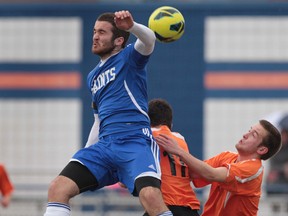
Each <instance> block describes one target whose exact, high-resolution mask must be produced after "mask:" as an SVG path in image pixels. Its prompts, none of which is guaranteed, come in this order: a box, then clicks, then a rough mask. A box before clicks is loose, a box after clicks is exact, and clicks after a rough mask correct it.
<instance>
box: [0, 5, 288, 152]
mask: <svg viewBox="0 0 288 216" xmlns="http://www.w3.org/2000/svg"><path fill="white" fill-rule="evenodd" d="M163 5H164V4H163V3H130V4H128V3H95V4H92V3H90V4H72V5H67V4H33V5H32V4H23V5H9V4H7V5H1V6H0V16H1V17H18V16H27V17H33V16H45V17H47V16H48V17H49V16H51V17H54V16H57V17H61V16H63V17H66V16H68V17H69V16H79V17H81V18H82V21H83V50H82V56H83V58H82V61H81V62H79V64H71V63H65V62H63V63H61V64H39V65H32V64H25V65H22V64H4V63H1V64H0V73H1V70H6V71H7V70H15V69H17V68H22V70H33V69H34V70H38V69H39V68H41V69H42V70H43V68H49V69H50V70H54V71H55V70H57V68H58V69H59V68H61V69H66V70H78V71H80V72H81V74H82V87H81V89H79V91H77V92H69V91H60V90H58V91H56V92H55V91H51V90H50V91H44V92H43V91H42V92H41V91H39V92H35V91H26V92H22V93H21V94H18V93H17V94H16V93H15V92H14V91H13V90H11V91H6V90H5V91H2V90H0V97H11V98H13V97H20V98H33V97H55V98H61V97H63V98H65V97H77V98H78V97H79V98H81V99H82V101H83V125H82V141H83V143H85V142H86V139H87V136H88V133H89V131H90V127H91V125H92V123H93V117H92V111H91V109H90V95H89V92H88V90H87V89H86V75H87V74H88V73H89V71H90V70H91V69H92V68H93V67H94V66H95V65H96V64H97V62H98V60H99V59H98V57H97V56H94V55H92V53H91V43H92V32H93V26H94V22H95V19H96V18H97V16H98V15H99V14H101V13H103V12H107V11H111V12H113V11H116V10H122V9H127V10H130V11H131V12H132V14H133V16H134V19H135V21H137V22H139V23H143V24H146V25H147V22H148V18H149V16H150V14H151V13H152V11H153V10H154V9H156V8H157V7H160V6H163ZM169 5H170V6H174V7H176V8H178V9H179V10H180V11H181V12H182V14H183V15H184V17H185V33H184V35H183V37H182V38H181V39H180V40H178V41H176V42H173V43H168V44H164V43H160V42H157V45H156V48H155V51H154V54H153V55H152V57H151V60H150V64H149V66H148V70H149V75H148V88H149V99H152V98H158V97H161V98H164V99H166V100H168V101H169V102H170V103H171V105H172V106H173V109H174V127H173V129H174V131H178V132H180V133H181V134H182V135H183V136H185V138H186V141H187V142H188V144H189V147H190V151H191V152H193V154H194V155H195V156H197V157H199V158H202V153H203V101H204V99H205V95H206V93H207V92H206V90H205V89H204V86H203V77H204V73H205V70H206V69H207V67H209V65H207V64H206V62H205V60H204V45H205V44H204V34H205V32H204V19H205V17H207V16H209V15H213V16H215V15H216V16H220V15H247V14H248V15H255V16H257V15H287V14H288V10H287V9H288V7H287V4H285V3H273V4H272V3H259V4H256V3H255V4H247V3H243V4H241V3H233V4H231V3H229V2H228V3H222V4H217V3H215V4H211V3H210V4H205V3H203V4H201V3H172V2H169ZM1 34H2V33H1ZM131 39H133V40H134V38H131ZM211 95H213V94H211ZM260 96H261V95H260Z"/></svg>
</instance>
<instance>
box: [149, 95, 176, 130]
mask: <svg viewBox="0 0 288 216" xmlns="http://www.w3.org/2000/svg"><path fill="white" fill-rule="evenodd" d="M148 115H149V118H150V124H151V127H155V126H159V125H166V126H168V127H169V129H170V130H171V129H172V115H173V114H172V108H171V106H170V105H169V103H168V102H167V101H165V100H163V99H159V98H158V99H153V100H151V101H150V102H149V108H148Z"/></svg>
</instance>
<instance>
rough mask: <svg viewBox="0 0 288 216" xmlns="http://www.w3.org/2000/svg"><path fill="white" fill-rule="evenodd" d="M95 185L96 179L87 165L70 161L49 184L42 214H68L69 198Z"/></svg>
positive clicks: (52, 215) (67, 215) (96, 184)
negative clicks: (45, 206)
mask: <svg viewBox="0 0 288 216" xmlns="http://www.w3.org/2000/svg"><path fill="white" fill-rule="evenodd" d="M97 186H98V181H97V179H96V178H95V177H94V176H93V175H92V173H91V172H90V171H89V170H88V168H87V167H85V166H83V165H82V164H80V163H78V162H75V161H72V162H70V163H69V164H68V165H67V166H66V167H65V168H64V169H63V171H62V172H61V173H60V175H59V176H58V177H56V178H55V179H54V180H53V181H52V182H51V184H50V187H49V190H48V205H47V209H46V213H45V214H44V216H70V207H69V200H70V199H71V198H72V197H74V196H76V195H78V194H79V193H82V192H84V191H87V190H90V189H95V188H96V187H97Z"/></svg>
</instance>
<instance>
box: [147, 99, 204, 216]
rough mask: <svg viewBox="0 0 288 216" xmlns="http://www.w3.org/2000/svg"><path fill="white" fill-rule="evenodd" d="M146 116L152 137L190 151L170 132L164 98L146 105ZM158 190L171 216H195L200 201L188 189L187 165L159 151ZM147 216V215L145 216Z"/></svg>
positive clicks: (169, 113) (189, 182) (176, 157)
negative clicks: (167, 139) (162, 137)
mask: <svg viewBox="0 0 288 216" xmlns="http://www.w3.org/2000/svg"><path fill="white" fill-rule="evenodd" d="M148 115H149V118H150V124H151V127H152V133H153V136H158V135H159V134H165V135H167V136H168V137H171V138H173V139H175V140H177V143H178V145H179V147H180V148H181V149H182V150H183V151H185V152H189V150H188V145H187V143H186V142H185V139H184V137H183V136H182V135H181V134H179V133H176V132H172V131H171V129H172V118H173V114H172V108H171V106H170V105H169V103H168V102H167V101H165V100H163V99H153V100H151V101H150V102H149V108H148ZM160 167H161V173H162V175H161V191H162V194H163V199H164V202H165V204H166V205H167V206H168V208H169V209H170V210H171V211H172V213H173V215H174V216H198V215H199V214H198V210H199V209H200V202H199V200H198V199H197V197H196V195H195V192H194V191H193V189H192V187H191V178H190V176H189V170H188V167H187V165H186V164H185V163H184V162H183V161H182V160H181V159H180V158H179V157H178V156H176V155H173V154H170V153H167V151H164V150H163V149H161V148H160ZM145 215H147V214H145Z"/></svg>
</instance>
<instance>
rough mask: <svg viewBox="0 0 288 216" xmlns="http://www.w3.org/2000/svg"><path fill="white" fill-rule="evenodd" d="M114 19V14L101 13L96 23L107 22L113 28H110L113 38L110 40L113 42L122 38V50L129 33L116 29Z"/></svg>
mask: <svg viewBox="0 0 288 216" xmlns="http://www.w3.org/2000/svg"><path fill="white" fill-rule="evenodd" d="M114 18H115V14H114V13H103V14H101V15H100V16H99V17H98V18H97V20H98V21H105V22H109V23H110V24H111V25H112V26H113V28H112V33H113V38H112V40H115V39H116V38H118V37H123V38H124V42H123V44H122V48H124V47H125V46H126V43H127V41H128V39H129V36H130V33H129V32H127V31H124V30H121V29H118V28H117V27H116V24H115V22H114Z"/></svg>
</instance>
